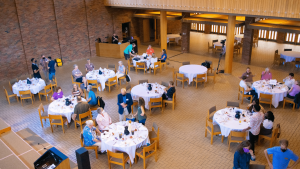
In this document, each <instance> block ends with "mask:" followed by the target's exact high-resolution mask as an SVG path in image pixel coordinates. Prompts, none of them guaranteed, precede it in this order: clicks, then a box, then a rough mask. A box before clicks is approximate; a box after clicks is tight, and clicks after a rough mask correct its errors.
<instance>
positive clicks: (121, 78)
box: [118, 69, 128, 86]
mask: <svg viewBox="0 0 300 169" xmlns="http://www.w3.org/2000/svg"><path fill="white" fill-rule="evenodd" d="M126 75H127V69H125V75H124V76H121V77H119V80H118V81H119V82H120V86H121V84H122V80H125V83H128V82H127V81H126Z"/></svg>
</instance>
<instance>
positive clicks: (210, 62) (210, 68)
mask: <svg viewBox="0 0 300 169" xmlns="http://www.w3.org/2000/svg"><path fill="white" fill-rule="evenodd" d="M205 62H208V63H209V64H210V67H209V68H207V72H208V71H209V70H210V73H212V70H213V62H212V61H209V60H205Z"/></svg>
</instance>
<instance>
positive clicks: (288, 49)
mask: <svg viewBox="0 0 300 169" xmlns="http://www.w3.org/2000/svg"><path fill="white" fill-rule="evenodd" d="M283 51H292V49H284V50H283Z"/></svg>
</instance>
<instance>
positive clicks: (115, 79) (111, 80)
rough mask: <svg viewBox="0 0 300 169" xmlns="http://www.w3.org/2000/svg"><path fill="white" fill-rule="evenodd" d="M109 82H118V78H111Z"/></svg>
mask: <svg viewBox="0 0 300 169" xmlns="http://www.w3.org/2000/svg"><path fill="white" fill-rule="evenodd" d="M107 81H108V82H113V81H116V82H117V76H115V77H111V78H109V79H108V80H107Z"/></svg>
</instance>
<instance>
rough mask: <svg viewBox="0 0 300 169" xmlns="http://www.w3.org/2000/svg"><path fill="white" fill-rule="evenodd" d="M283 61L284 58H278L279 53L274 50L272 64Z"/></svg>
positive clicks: (281, 63)
mask: <svg viewBox="0 0 300 169" xmlns="http://www.w3.org/2000/svg"><path fill="white" fill-rule="evenodd" d="M284 62H285V59H283V58H280V55H279V54H278V50H276V51H275V54H274V60H273V64H272V65H277V66H279V65H283V63H284Z"/></svg>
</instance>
